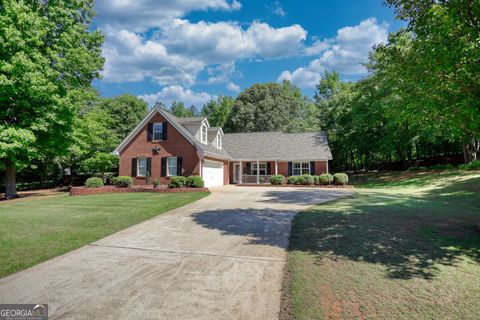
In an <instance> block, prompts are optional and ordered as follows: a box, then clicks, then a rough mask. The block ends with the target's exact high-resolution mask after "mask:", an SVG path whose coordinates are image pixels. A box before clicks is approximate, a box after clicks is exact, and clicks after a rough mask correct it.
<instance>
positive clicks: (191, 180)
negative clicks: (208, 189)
mask: <svg viewBox="0 0 480 320" xmlns="http://www.w3.org/2000/svg"><path fill="white" fill-rule="evenodd" d="M185 183H186V185H187V187H190V188H203V186H204V185H205V182H204V181H203V179H202V177H200V176H189V177H187V179H186V180H185Z"/></svg>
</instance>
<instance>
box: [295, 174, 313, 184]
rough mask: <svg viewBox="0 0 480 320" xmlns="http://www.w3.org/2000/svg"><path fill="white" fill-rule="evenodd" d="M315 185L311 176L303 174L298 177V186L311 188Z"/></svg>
mask: <svg viewBox="0 0 480 320" xmlns="http://www.w3.org/2000/svg"><path fill="white" fill-rule="evenodd" d="M313 183H314V180H313V177H312V176H311V175H309V174H302V175H301V176H298V184H301V185H304V186H310V185H312V184H313Z"/></svg>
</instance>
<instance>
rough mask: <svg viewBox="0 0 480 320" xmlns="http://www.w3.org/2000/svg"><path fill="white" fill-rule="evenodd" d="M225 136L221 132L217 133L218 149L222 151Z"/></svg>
mask: <svg viewBox="0 0 480 320" xmlns="http://www.w3.org/2000/svg"><path fill="white" fill-rule="evenodd" d="M222 144H223V135H222V134H220V130H219V131H218V132H217V149H220V150H221V149H222Z"/></svg>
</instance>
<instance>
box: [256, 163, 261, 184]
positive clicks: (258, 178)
mask: <svg viewBox="0 0 480 320" xmlns="http://www.w3.org/2000/svg"><path fill="white" fill-rule="evenodd" d="M259 183H260V161H258V160H257V184H259Z"/></svg>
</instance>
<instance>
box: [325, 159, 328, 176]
mask: <svg viewBox="0 0 480 320" xmlns="http://www.w3.org/2000/svg"><path fill="white" fill-rule="evenodd" d="M325 168H326V169H327V172H325V173H328V160H327V161H325Z"/></svg>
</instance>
